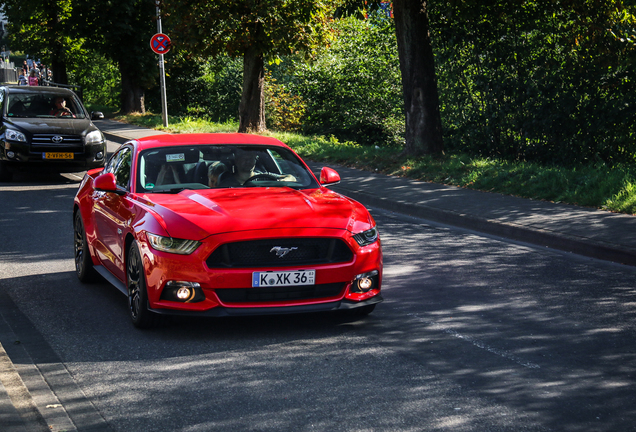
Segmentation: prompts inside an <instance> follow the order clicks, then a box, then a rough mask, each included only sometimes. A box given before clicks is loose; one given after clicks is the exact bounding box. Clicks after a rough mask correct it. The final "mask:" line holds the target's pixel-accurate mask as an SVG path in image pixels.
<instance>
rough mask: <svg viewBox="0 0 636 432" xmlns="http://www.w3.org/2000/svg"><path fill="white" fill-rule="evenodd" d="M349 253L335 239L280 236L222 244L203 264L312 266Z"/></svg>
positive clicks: (350, 254) (341, 259)
mask: <svg viewBox="0 0 636 432" xmlns="http://www.w3.org/2000/svg"><path fill="white" fill-rule="evenodd" d="M352 258H353V252H351V249H349V247H348V246H347V244H346V243H345V242H344V241H343V240H341V239H338V238H284V239H268V240H252V241H244V242H236V243H226V244H224V245H221V246H219V247H218V248H217V249H216V250H215V251H214V252H213V253H212V255H210V257H209V258H208V259H207V261H206V263H207V265H208V267H210V268H219V267H267V268H270V269H271V268H277V267H284V266H298V265H303V266H305V265H316V264H329V263H340V262H348V261H351V259H352Z"/></svg>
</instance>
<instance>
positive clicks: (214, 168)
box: [208, 161, 228, 187]
mask: <svg viewBox="0 0 636 432" xmlns="http://www.w3.org/2000/svg"><path fill="white" fill-rule="evenodd" d="M227 171H228V170H227V166H225V164H224V163H222V162H218V161H217V162H212V163H211V164H210V166H208V186H209V187H217V186H219V185H220V184H221V177H222V176H223V175H224V174H225V173H226V172H227Z"/></svg>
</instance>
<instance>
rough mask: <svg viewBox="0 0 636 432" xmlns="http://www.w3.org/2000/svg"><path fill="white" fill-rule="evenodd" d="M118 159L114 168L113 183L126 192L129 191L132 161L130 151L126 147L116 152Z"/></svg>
mask: <svg viewBox="0 0 636 432" xmlns="http://www.w3.org/2000/svg"><path fill="white" fill-rule="evenodd" d="M118 156H119V157H118V158H117V161H116V165H115V167H114V171H113V174H114V175H115V183H117V186H119V187H122V188H124V189H126V190H129V189H130V167H131V165H132V164H131V161H132V150H131V149H130V148H128V147H125V148H123V149H121V150H120V151H119V152H118Z"/></svg>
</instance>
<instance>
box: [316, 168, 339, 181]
mask: <svg viewBox="0 0 636 432" xmlns="http://www.w3.org/2000/svg"><path fill="white" fill-rule="evenodd" d="M320 183H322V184H324V185H326V184H336V183H340V174H338V173H337V172H336V170H334V169H332V168H329V167H323V168H322V170H320Z"/></svg>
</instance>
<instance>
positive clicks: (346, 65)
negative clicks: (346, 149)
mask: <svg viewBox="0 0 636 432" xmlns="http://www.w3.org/2000/svg"><path fill="white" fill-rule="evenodd" d="M334 30H335V32H336V38H335V40H334V42H333V43H332V44H331V45H330V46H329V47H326V48H324V49H321V50H319V51H318V52H317V53H316V55H315V60H314V61H303V60H302V59H300V58H294V57H289V58H286V59H285V61H284V62H283V64H282V65H280V66H275V65H274V66H271V67H270V70H271V75H272V76H273V77H274V78H275V79H276V83H277V85H279V86H284V88H285V91H286V92H287V94H289V95H290V97H299V98H300V99H298V101H302V102H304V108H305V112H304V117H303V118H302V123H303V128H302V129H303V131H304V132H306V133H321V134H333V135H335V136H337V137H339V138H341V139H344V140H353V141H357V142H359V143H361V144H379V145H382V146H400V145H402V144H403V142H404V113H403V100H402V89H401V78H400V70H399V61H398V58H397V49H396V43H395V29H394V28H393V25H392V22H391V21H390V20H388V19H387V18H386V17H384V16H383V15H380V14H374V15H372V16H371V17H370V18H369V19H368V20H360V19H357V18H355V17H349V18H346V19H342V20H339V21H336V22H335V23H334Z"/></svg>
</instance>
